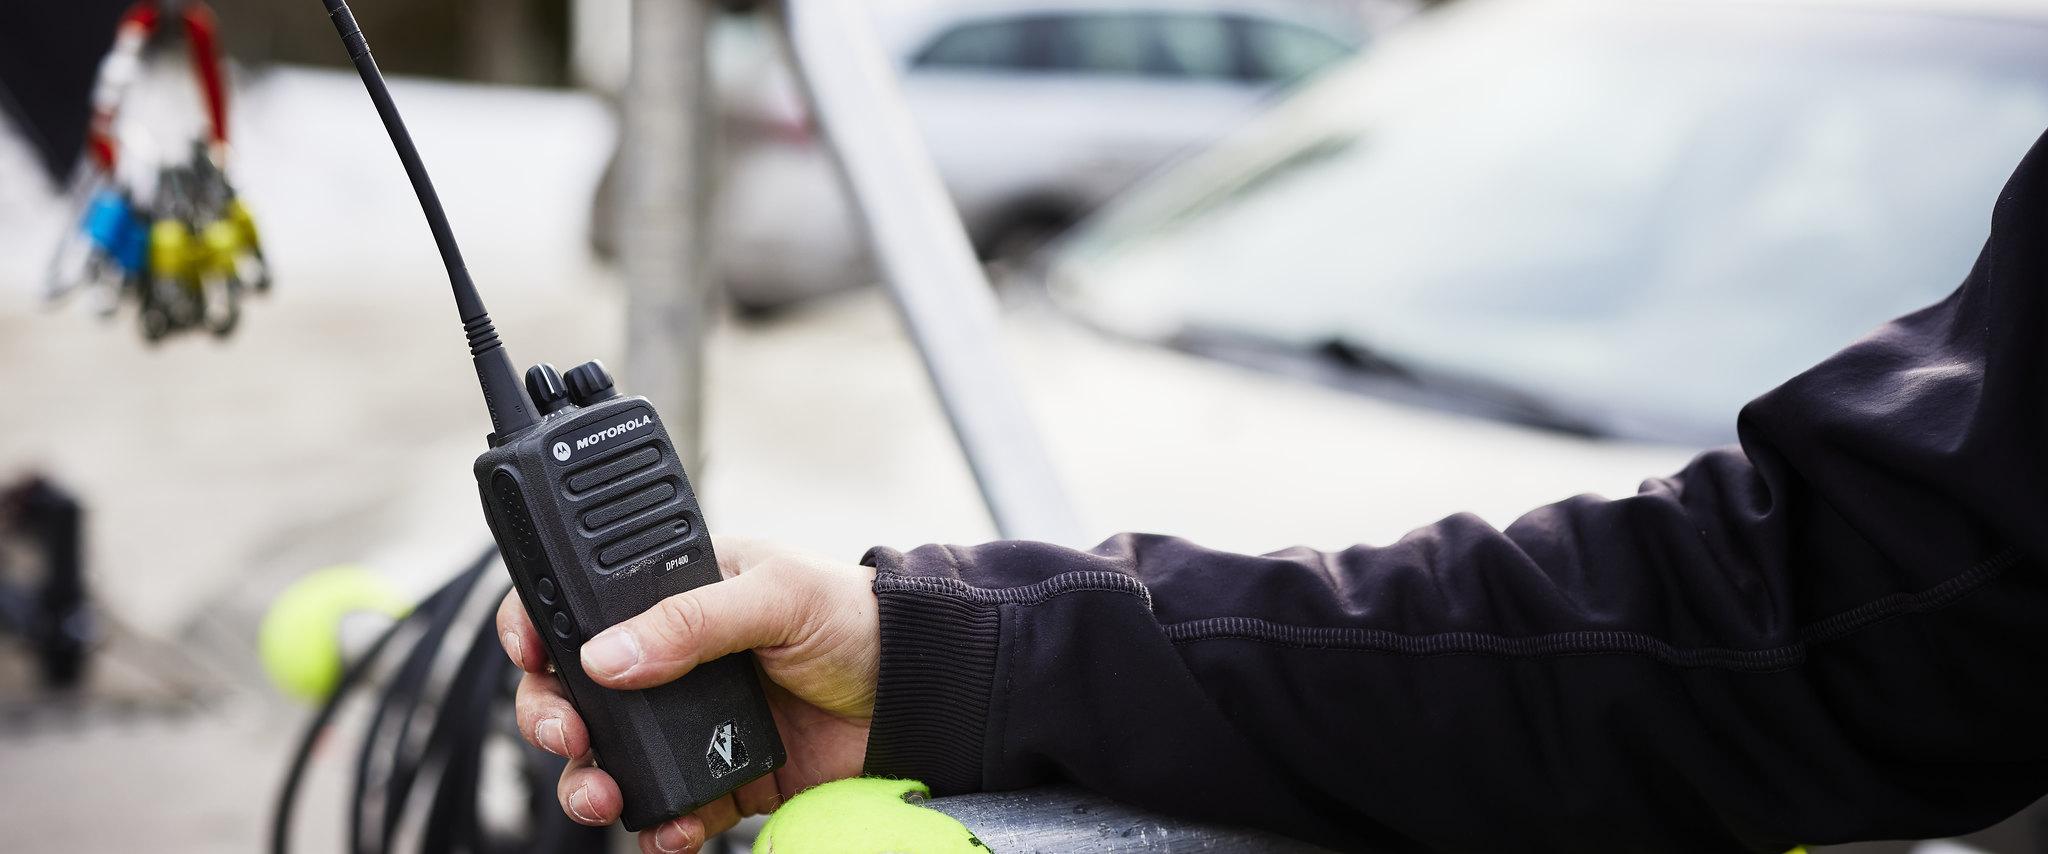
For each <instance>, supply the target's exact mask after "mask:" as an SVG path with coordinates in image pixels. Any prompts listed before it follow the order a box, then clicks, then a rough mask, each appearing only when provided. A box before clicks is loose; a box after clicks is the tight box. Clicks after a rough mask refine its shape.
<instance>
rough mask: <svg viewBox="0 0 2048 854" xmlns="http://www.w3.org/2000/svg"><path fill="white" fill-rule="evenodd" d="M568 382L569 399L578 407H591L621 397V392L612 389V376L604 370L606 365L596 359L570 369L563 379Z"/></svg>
mask: <svg viewBox="0 0 2048 854" xmlns="http://www.w3.org/2000/svg"><path fill="white" fill-rule="evenodd" d="M563 379H564V380H567V381H568V385H569V398H570V399H571V400H574V401H576V405H577V406H589V405H591V404H593V403H597V402H598V401H601V400H610V399H612V398H614V397H618V396H619V390H618V389H615V388H612V375H611V374H610V373H609V372H607V371H606V370H605V369H604V363H603V362H599V361H597V360H595V359H592V360H591V361H588V362H584V363H583V364H581V365H577V366H576V367H573V368H570V369H569V373H568V374H567V375H566V376H564V377H563Z"/></svg>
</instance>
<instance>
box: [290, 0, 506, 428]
mask: <svg viewBox="0 0 2048 854" xmlns="http://www.w3.org/2000/svg"><path fill="white" fill-rule="evenodd" d="M321 2H323V3H325V4H327V17H328V18H330V19H332V20H333V21H334V31H335V32H337V33H340V34H341V41H342V44H344V45H347V46H348V56H349V59H351V60H354V62H355V65H356V73H357V74H360V75H362V78H363V88H365V89H368V90H369V91H370V102H371V103H373V104H375V105H377V116H378V118H381V119H383V120H384V130H386V131H388V132H389V133H390V134H391V145H392V147H394V148H396V149H398V160H399V162H401V163H403V164H405V176H406V177H407V178H409V179H411V180H412V190H413V193H414V194H415V195H418V196H419V199H420V211H421V212H422V213H425V214H426V216H427V227H428V228H429V229H432V230H433V232H434V245H435V246H436V247H438V248H439V249H440V250H441V264H442V266H445V267H447V268H448V285H449V287H450V288H451V289H453V290H454V291H455V310H456V312H457V313H458V314H460V315H461V316H462V331H463V332H464V333H466V334H467V336H468V338H469V355H470V358H471V360H472V361H474V362H475V363H476V379H477V384H478V385H480V386H482V387H483V392H484V405H485V406H487V407H489V408H490V411H491V430H492V431H493V432H492V435H491V443H492V444H494V445H495V444H498V443H500V442H502V441H503V440H505V439H506V438H509V437H511V436H512V435H513V434H515V433H518V432H520V431H522V430H525V429H526V428H528V427H531V426H533V425H534V424H535V423H536V422H538V421H539V420H540V417H539V416H538V415H537V414H536V413H535V412H534V409H533V404H532V403H530V402H528V401H527V399H526V394H525V391H524V390H523V389H522V388H521V387H520V383H519V378H518V376H517V374H516V372H515V371H514V370H513V368H512V357H511V354H509V353H506V352H505V348H504V345H503V344H501V343H500V342H499V341H498V331H497V329H496V328H495V327H493V326H492V325H491V314H490V312H488V311H485V310H484V300H483V297H480V296H478V295H477V292H476V283H475V282H473V281H471V280H470V278H469V267H468V266H466V265H464V264H463V263H462V249H461V248H460V247H458V246H456V245H455V231H454V229H452V228H450V227H449V226H448V214H447V212H446V211H443V210H442V209H441V197H440V195H439V194H437V193H435V192H434V180H433V179H432V178H429V177H427V167H426V165H425V164H423V163H421V162H420V152H419V149H418V148H416V147H414V146H413V143H412V134H411V133H408V132H407V131H406V129H405V119H403V118H400V117H399V115H398V105H397V104H394V103H392V101H391V90H390V89H389V88H387V87H385V85H384V73H383V72H381V71H379V70H377V60H376V59H375V58H374V57H372V56H370V42H369V41H368V40H367V39H365V38H363V28H362V27H360V26H357V25H356V16H355V14H354V13H352V12H350V11H349V9H348V2H347V0H321Z"/></svg>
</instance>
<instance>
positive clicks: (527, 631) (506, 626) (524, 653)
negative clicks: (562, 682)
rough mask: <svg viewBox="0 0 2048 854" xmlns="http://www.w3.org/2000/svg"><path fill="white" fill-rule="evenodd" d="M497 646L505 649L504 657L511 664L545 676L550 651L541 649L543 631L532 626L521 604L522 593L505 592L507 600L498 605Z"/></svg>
mask: <svg viewBox="0 0 2048 854" xmlns="http://www.w3.org/2000/svg"><path fill="white" fill-rule="evenodd" d="M498 643H499V644H500V645H502V646H504V647H505V654H506V655H508V656H510V657H511V658H512V663H513V664H516V665H519V669H521V670H524V671H526V672H528V673H546V672H547V670H548V651H547V648H546V647H544V646H541V644H543V643H546V641H544V640H542V639H541V636H540V631H539V630H537V629H535V628H534V627H533V621H532V620H530V619H527V617H526V605H525V603H522V602H520V601H519V591H517V590H507V591H505V598H504V599H503V600H502V601H500V602H499V603H498Z"/></svg>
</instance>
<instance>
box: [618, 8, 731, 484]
mask: <svg viewBox="0 0 2048 854" xmlns="http://www.w3.org/2000/svg"><path fill="white" fill-rule="evenodd" d="M714 14H715V12H714V10H713V9H712V6H711V4H709V3H702V2H695V0H633V8H632V15H633V24H632V56H631V60H630V61H631V63H632V64H631V67H630V70H629V71H628V74H627V80H626V90H625V95H624V97H623V98H622V99H621V102H620V108H619V116H620V130H619V174H620V178H621V180H620V181H619V182H618V188H619V193H618V205H619V208H618V211H619V216H618V220H617V221H618V223H619V257H620V263H621V266H622V267H623V268H624V271H625V280H626V364H625V367H624V379H625V380H626V383H627V384H626V386H625V387H626V388H628V389H631V390H633V391H634V392H635V393H638V394H644V395H646V396H647V398H648V399H649V400H650V401H652V402H653V403H654V407H655V411H657V412H660V413H662V416H663V418H664V420H665V421H666V426H667V427H668V432H669V436H670V437H671V438H673V439H674V440H675V443H676V449H677V452H678V453H680V454H681V455H682V456H683V459H684V462H685V465H687V466H689V467H690V468H691V469H693V470H694V469H696V468H697V467H699V465H700V464H701V463H702V462H703V442H702V434H703V423H704V413H703V395H702V394H701V390H702V388H703V382H704V340H705V336H706V334H707V333H708V331H709V329H710V326H711V319H712V316H713V314H712V300H713V298H714V290H713V288H712V282H711V274H712V270H713V269H714V268H713V267H712V265H711V261H710V246H711V241H710V239H709V237H710V228H709V222H708V219H707V218H708V215H709V203H710V198H711V191H712V181H713V177H712V170H711V168H710V162H711V145H712V140H713V135H712V125H713V123H714V120H715V118H716V116H717V109H716V104H715V103H714V101H713V95H712V86H711V74H710V64H709V62H708V61H707V59H706V57H707V54H708V53H709V51H708V50H707V49H706V39H707V36H708V35H709V29H710V25H711V20H712V16H713V15H714Z"/></svg>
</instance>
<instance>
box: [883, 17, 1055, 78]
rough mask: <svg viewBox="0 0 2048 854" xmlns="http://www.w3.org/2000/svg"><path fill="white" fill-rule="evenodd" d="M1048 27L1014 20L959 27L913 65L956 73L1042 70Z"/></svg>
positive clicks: (1042, 21) (1037, 20)
mask: <svg viewBox="0 0 2048 854" xmlns="http://www.w3.org/2000/svg"><path fill="white" fill-rule="evenodd" d="M1050 23H1051V22H1050V20H1048V19H1045V18H1013V19H1006V20H1001V21H977V22H974V23H968V24H962V25H960V26H957V27H954V28H952V29H950V30H947V31H945V32H944V33H942V34H940V35H939V37H938V38H935V39H933V40H932V43H931V45H930V46H929V47H927V48H925V50H924V52H923V53H921V54H919V55H918V56H917V59H916V60H915V61H914V62H913V63H912V64H914V65H916V66H918V67H940V68H958V69H975V68H984V69H1025V68H1037V67H1042V66H1044V64H1045V55H1044V42H1045V35H1046V32H1045V31H1046V29H1047V27H1048V26H1049V25H1050Z"/></svg>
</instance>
